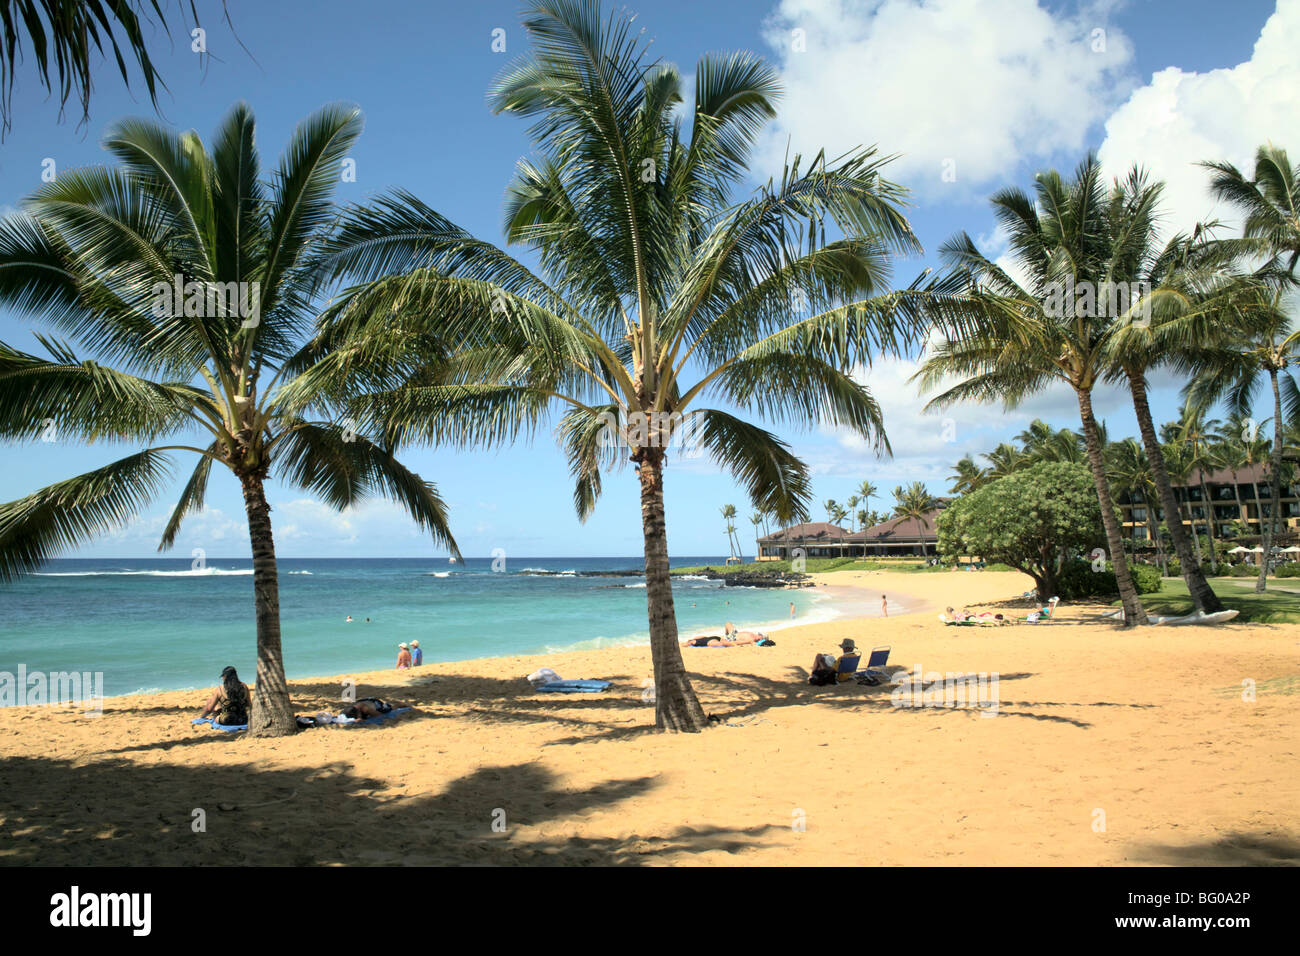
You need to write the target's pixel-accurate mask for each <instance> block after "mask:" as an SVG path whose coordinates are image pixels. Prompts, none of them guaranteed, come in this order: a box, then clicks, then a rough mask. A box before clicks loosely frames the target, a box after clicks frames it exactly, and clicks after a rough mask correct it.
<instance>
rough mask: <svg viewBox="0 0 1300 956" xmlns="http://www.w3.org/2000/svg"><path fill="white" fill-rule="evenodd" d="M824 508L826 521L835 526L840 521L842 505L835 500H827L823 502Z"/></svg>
mask: <svg viewBox="0 0 1300 956" xmlns="http://www.w3.org/2000/svg"><path fill="white" fill-rule="evenodd" d="M822 508H824V509H825V510H826V520H827V521H829V522H830V523H831V524H835V522H837V521H839V520H840V514H841V512H842V511H843V509H842V508H840V503H839V502H838V501H836V500H835V499H834V498H827V499H826V500H825V501H823V502H822Z"/></svg>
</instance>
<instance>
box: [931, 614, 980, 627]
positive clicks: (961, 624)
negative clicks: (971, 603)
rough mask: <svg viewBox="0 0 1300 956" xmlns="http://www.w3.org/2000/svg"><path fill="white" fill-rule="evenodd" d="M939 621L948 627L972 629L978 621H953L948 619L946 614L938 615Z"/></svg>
mask: <svg viewBox="0 0 1300 956" xmlns="http://www.w3.org/2000/svg"><path fill="white" fill-rule="evenodd" d="M939 620H941V621H943V623H944V624H945V625H947V626H948V627H974V626H975V625H977V624H979V621H971V620H965V621H954V620H952V619H950V618H949V617H948V615H947V614H940V615H939Z"/></svg>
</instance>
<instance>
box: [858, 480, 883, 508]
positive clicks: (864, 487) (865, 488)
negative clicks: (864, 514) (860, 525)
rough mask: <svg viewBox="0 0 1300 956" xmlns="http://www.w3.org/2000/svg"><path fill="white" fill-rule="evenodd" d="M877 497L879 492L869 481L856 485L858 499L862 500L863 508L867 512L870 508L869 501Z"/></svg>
mask: <svg viewBox="0 0 1300 956" xmlns="http://www.w3.org/2000/svg"><path fill="white" fill-rule="evenodd" d="M879 496H880V490H879V489H878V488H877V487H876V486H875V485H873V484H872V483H871V482H870V481H863V482H862V484H860V485H858V498H860V499H861V500H862V504H863V506H864V507H866V508H867V509H868V510H870V508H871V499H872V498H878V497H879Z"/></svg>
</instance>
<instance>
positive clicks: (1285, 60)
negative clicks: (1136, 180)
mask: <svg viewBox="0 0 1300 956" xmlns="http://www.w3.org/2000/svg"><path fill="white" fill-rule="evenodd" d="M1297 50H1300V0H1279V2H1278V4H1277V9H1276V12H1274V14H1273V15H1272V16H1271V17H1269V19H1268V21H1267V22H1266V23H1265V24H1264V28H1263V30H1262V31H1261V32H1260V36H1259V39H1258V41H1256V43H1255V48H1254V51H1253V53H1252V55H1251V58H1250V59H1249V60H1247V61H1246V62H1245V63H1241V64H1238V65H1237V66H1235V67H1232V68H1231V69H1220V70H1211V71H1210V72H1208V73H1185V72H1183V71H1182V70H1180V69H1179V68H1178V67H1175V66H1170V67H1168V68H1166V69H1164V70H1161V71H1160V72H1158V73H1156V74H1155V75H1153V76H1152V77H1151V82H1150V83H1148V84H1147V85H1145V86H1142V87H1140V88H1139V89H1137V90H1136V91H1135V92H1134V93H1133V94H1132V96H1130V97H1129V99H1128V101H1127V102H1126V103H1124V104H1123V105H1121V106H1120V107H1119V108H1118V109H1117V110H1116V111H1115V113H1114V115H1112V116H1111V117H1110V119H1109V120H1107V122H1106V139H1105V142H1104V143H1103V144H1102V146H1101V148H1100V150H1099V151H1098V156H1099V158H1100V159H1101V161H1102V164H1103V165H1104V166H1105V167H1106V171H1107V173H1108V174H1110V175H1112V176H1118V175H1123V174H1124V173H1125V172H1126V171H1127V170H1128V169H1129V167H1131V166H1132V164H1133V163H1135V162H1137V163H1141V164H1142V165H1143V166H1145V167H1147V169H1149V170H1150V172H1151V174H1152V176H1153V177H1154V178H1156V179H1162V180H1164V181H1165V182H1166V184H1167V185H1166V187H1165V211H1166V223H1167V226H1168V227H1169V228H1170V229H1171V230H1188V229H1190V228H1191V227H1192V226H1193V225H1194V224H1195V223H1196V222H1197V220H1198V219H1208V218H1213V217H1217V218H1219V219H1221V220H1223V221H1224V223H1225V224H1230V225H1233V226H1235V225H1236V224H1237V221H1236V219H1235V217H1234V216H1233V215H1232V213H1231V211H1230V210H1229V209H1228V208H1227V207H1224V206H1222V205H1219V206H1216V205H1215V203H1214V201H1213V199H1212V198H1211V196H1210V193H1209V188H1208V187H1209V180H1210V176H1209V173H1208V171H1207V170H1205V169H1202V168H1201V167H1199V166H1197V165H1195V164H1196V163H1198V162H1200V161H1203V160H1216V161H1222V160H1226V161H1228V162H1231V163H1233V164H1235V165H1236V166H1237V167H1238V168H1239V169H1241V170H1242V171H1243V172H1244V173H1246V174H1247V175H1249V174H1250V173H1251V171H1252V170H1253V169H1254V153H1255V149H1256V147H1258V146H1259V145H1260V144H1262V143H1265V142H1268V141H1270V140H1271V141H1272V142H1274V143H1276V144H1277V145H1279V146H1283V147H1287V148H1289V150H1290V152H1291V158H1292V161H1293V162H1294V161H1295V160H1296V159H1297V158H1298V157H1297V154H1300V110H1297V109H1296V91H1297V90H1300V57H1297V56H1296V51H1297Z"/></svg>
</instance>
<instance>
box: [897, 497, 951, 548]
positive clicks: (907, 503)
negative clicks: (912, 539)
mask: <svg viewBox="0 0 1300 956" xmlns="http://www.w3.org/2000/svg"><path fill="white" fill-rule="evenodd" d="M937 507H939V502H937V501H936V500H935V499H934V496H933V495H931V494H930V492H929V490H928V489H927V488H926V487H925V485H924V484H923V483H922V482H919V481H914V482H912V483H911V484H910V485H908V486H907V487H906V488H904V487H903V486H902V485H899V486H898V487H897V488H895V489H894V513H893V515H892V517H893V518H894V519H895V521H894V525H895V527H897V526H898V525H899V524H901V523H902V522H904V521H906V520H908V519H909V518H910V519H912V520H913V521H915V522H916V524H917V526H918V527H920V528H929V527H930V517H929V516H930V512H932V511H933V510H934V509H935V508H937ZM921 556H922V557H929V556H930V553H929V551H927V550H926V547H925V537H924V536H922V537H921Z"/></svg>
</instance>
